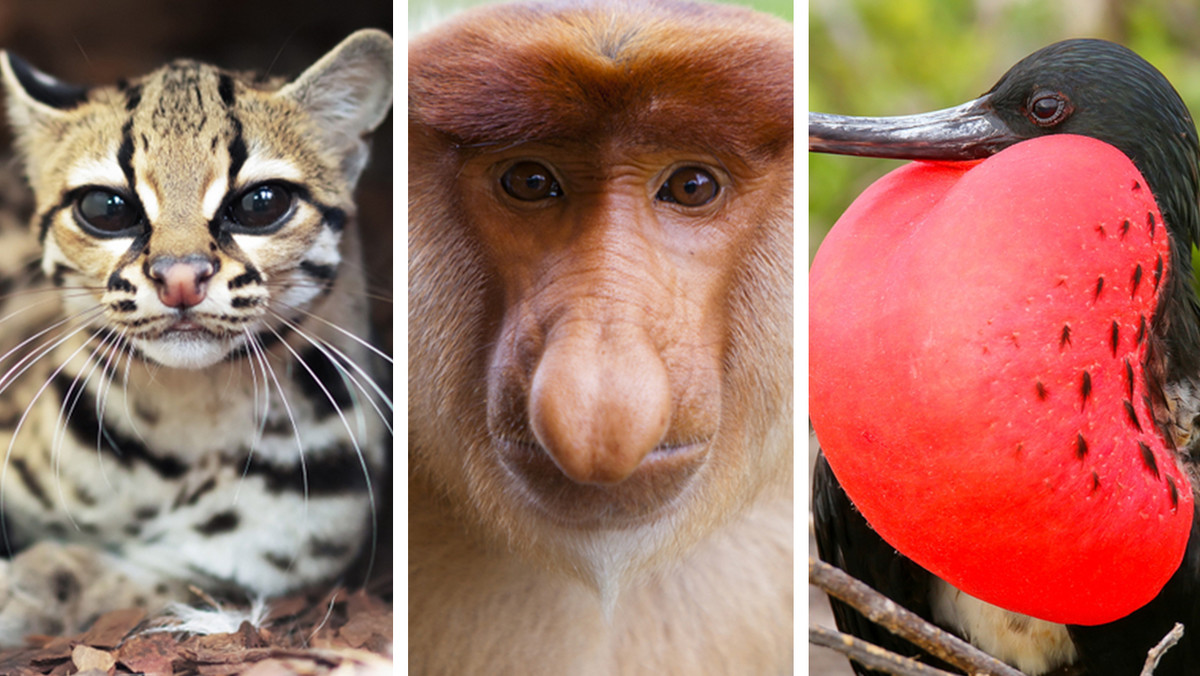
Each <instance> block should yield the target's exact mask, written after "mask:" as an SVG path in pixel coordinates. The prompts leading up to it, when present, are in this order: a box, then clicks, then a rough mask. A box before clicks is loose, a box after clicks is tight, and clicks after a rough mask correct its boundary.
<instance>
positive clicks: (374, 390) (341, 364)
mask: <svg viewBox="0 0 1200 676" xmlns="http://www.w3.org/2000/svg"><path fill="white" fill-rule="evenodd" d="M272 314H273V315H274V316H275V318H276V319H278V320H279V321H280V322H281V323H282V324H284V325H285V326H287V327H288V328H289V329H290V330H292V331H293V332H295V333H296V335H298V336H300V337H301V338H303V339H304V340H306V341H308V342H309V344H311V345H312V346H313V347H315V348H317V350H319V351H320V352H321V354H322V355H324V356H325V358H326V359H328V360H329V362H330V363H331V364H333V365H334V367H335V368H337V370H338V373H339V374H340V375H341V376H342V378H343V379H344V380H346V381H348V382H349V383H351V384H352V385H354V388H355V389H357V390H358V391H360V392H362V393H363V394H364V395H366V400H367V403H368V404H370V406H371V408H372V409H374V410H375V413H376V414H377V415H378V416H379V419H380V420H381V421H383V424H384V425H385V426H386V427H387V431H388V434H392V423H391V416H390V415H388V414H385V413H384V412H383V410H381V409H380V408H379V404H378V403H377V402H376V399H377V398H378V400H379V401H382V402H383V405H384V407H386V408H387V410H388V413H393V412H394V409H393V407H392V398H391V397H390V396H388V394H387V393H386V392H384V391H383V388H382V387H380V386H379V383H377V382H376V381H375V379H374V378H372V377H371V375H370V374H369V373H368V372H367V371H366V370H365V369H363V367H362V366H360V365H359V364H358V363H357V362H355V361H354V360H353V359H351V358H350V357H349V356H347V355H346V353H345V352H342V351H341V350H339V349H338V348H337V347H335V346H334V345H332V344H330V343H329V342H327V341H324V340H322V339H320V338H319V337H317V336H315V335H312V334H310V333H308V332H306V331H304V330H303V329H302V328H300V326H298V325H297V324H295V323H293V322H291V321H290V320H288V319H287V318H286V317H284V316H283V315H280V314H278V313H274V312H273V313H272ZM331 353H332V354H331ZM334 355H336V356H337V358H335V357H334ZM346 366H349V367H350V368H352V369H353V370H354V371H355V372H357V373H358V376H360V377H361V378H362V380H365V381H366V385H363V383H362V380H360V379H359V377H355V375H354V373H351V372H349V371H347V370H346ZM372 394H374V395H375V396H372Z"/></svg>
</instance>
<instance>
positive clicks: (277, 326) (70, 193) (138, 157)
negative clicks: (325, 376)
mask: <svg viewBox="0 0 1200 676" xmlns="http://www.w3.org/2000/svg"><path fill="white" fill-rule="evenodd" d="M318 65H320V64H318ZM3 66H4V70H5V71H6V72H5V77H6V79H7V80H8V81H9V83H10V89H13V87H12V85H13V84H14V83H16V84H19V85H20V87H19V88H16V89H15V91H16V94H17V95H16V96H10V97H9V98H10V104H9V105H10V116H11V117H12V118H13V121H14V126H15V127H16V128H17V129H18V131H19V138H18V143H19V145H20V147H21V150H22V154H23V155H24V156H25V158H26V164H27V171H28V174H29V179H30V182H31V184H32V186H33V189H34V193H35V197H36V215H35V221H34V223H35V227H38V228H40V233H39V234H40V237H41V240H42V245H43V248H44V255H43V258H42V269H43V271H44V272H45V274H46V275H47V276H48V277H49V278H50V279H51V280H53V282H54V283H55V284H56V285H57V286H59V287H60V288H61V289H62V291H63V293H62V295H63V298H64V303H65V309H66V314H67V317H70V318H72V320H73V321H74V322H77V323H79V324H83V325H86V326H88V327H89V328H90V330H93V331H99V332H100V335H101V336H102V338H104V339H109V340H112V341H125V342H126V344H128V345H129V346H131V347H133V348H134V349H135V350H136V351H137V352H139V353H140V354H141V355H143V356H145V357H147V358H149V359H150V360H152V361H154V362H157V363H159V364H161V365H164V366H171V367H181V368H202V367H205V366H208V365H211V364H213V363H215V362H218V361H220V360H222V359H224V358H226V357H227V356H229V355H230V354H231V353H233V352H236V351H239V350H246V349H251V346H253V345H262V344H264V343H273V342H275V340H276V339H278V337H279V336H280V334H281V333H282V332H286V331H287V329H288V327H289V326H290V325H292V324H294V323H296V322H298V321H300V320H301V319H302V318H303V316H304V314H305V313H306V312H307V311H309V310H310V309H311V308H312V306H313V305H314V304H315V303H318V302H319V300H320V299H321V297H322V296H324V295H326V294H328V292H329V291H330V289H331V288H332V287H333V285H334V283H335V281H336V277H337V269H338V264H339V262H340V253H339V241H340V239H341V235H342V228H343V225H344V223H345V222H346V220H347V219H348V218H350V217H351V216H352V215H353V202H352V195H351V193H352V190H353V186H354V182H355V181H356V180H357V177H358V173H359V171H360V170H361V168H362V163H363V160H364V156H365V149H364V148H363V145H362V142H361V139H360V138H359V136H360V135H361V132H359V133H355V131H354V130H355V129H357V128H358V127H361V126H364V124H369V123H371V122H374V123H377V120H368V121H367V123H364V122H363V121H362V120H361V119H358V120H353V125H352V124H349V123H347V122H346V121H345V118H346V115H345V114H344V113H345V112H346V111H339V110H337V109H336V106H337V102H336V101H330V100H329V98H330V95H329V94H328V92H319V91H317V90H318V89H321V88H322V87H329V82H326V81H324V80H322V79H321V78H326V79H329V78H330V77H331V76H336V75H338V73H336V72H332V73H331V72H330V71H331V70H332V71H336V70H337V68H336V67H337V63H333V64H327V66H330V67H327V68H325V69H324V70H320V71H318V70H317V67H314V70H313V73H311V74H306V75H305V76H302V77H301V78H300V79H298V80H297V81H295V82H293V83H291V84H289V85H286V86H284V87H282V88H279V89H275V88H274V87H273V86H269V85H264V84H263V83H256V82H248V81H243V80H241V79H239V78H238V77H236V76H235V75H233V74H230V73H226V72H223V71H220V70H218V69H216V68H214V67H212V66H208V65H204V64H200V63H196V62H192V61H177V62H174V63H171V64H169V65H167V66H165V67H163V68H161V69H159V70H158V71H155V72H153V73H151V74H150V75H148V76H146V77H144V78H141V79H140V80H135V81H132V82H131V83H129V84H126V85H124V86H121V87H117V88H97V89H91V90H85V89H79V88H74V87H71V86H69V85H64V84H62V83H58V82H56V81H54V80H52V79H50V78H49V77H48V76H45V75H44V74H42V73H39V72H37V71H35V70H33V69H32V68H30V67H29V66H28V65H26V64H24V63H23V62H21V61H20V60H18V59H15V58H11V59H5V62H4V64H3ZM310 75H311V76H310ZM340 75H341V76H343V77H344V76H345V73H342V74H340ZM306 78H307V79H306ZM366 108H367V112H365V113H364V112H361V109H359V110H358V111H354V112H356V113H357V115H358V116H359V117H360V118H361V117H364V116H379V117H382V114H386V108H383V109H382V110H383V113H380V112H378V110H370V107H369V106H368V107H366ZM339 115H341V118H339V117H338V116H339ZM339 121H340V122H341V123H340V124H338V122H339Z"/></svg>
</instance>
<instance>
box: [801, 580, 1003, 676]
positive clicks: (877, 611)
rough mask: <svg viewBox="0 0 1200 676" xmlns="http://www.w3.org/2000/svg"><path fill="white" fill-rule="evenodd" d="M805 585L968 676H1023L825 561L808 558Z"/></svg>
mask: <svg viewBox="0 0 1200 676" xmlns="http://www.w3.org/2000/svg"><path fill="white" fill-rule="evenodd" d="M808 581H809V583H810V584H813V585H816V586H817V587H820V588H821V589H823V590H825V592H827V593H828V594H829V595H830V596H833V597H835V598H837V599H840V600H841V601H843V602H845V603H847V604H849V605H850V606H852V607H853V608H854V609H855V610H857V611H858V612H860V613H862V614H863V616H865V617H866V618H867V619H869V620H871V621H872V622H874V623H876V624H878V625H879V626H881V627H883V628H884V629H887V630H888V631H890V632H892V633H893V634H895V635H897V636H899V637H901V638H903V639H905V640H907V641H910V642H912V643H914V644H916V645H917V646H919V647H921V648H923V649H924V650H925V651H926V652H928V653H929V654H931V655H934V656H936V657H939V658H941V659H942V660H945V661H946V662H948V663H950V664H951V665H953V666H955V667H957V668H959V669H962V670H963V671H965V672H967V673H969V674H992V675H993V676H1022V674H1021V672H1019V671H1017V670H1016V669H1014V668H1012V667H1010V666H1008V665H1007V664H1005V663H1003V662H1001V661H1000V660H997V659H996V658H994V657H992V656H991V655H988V654H987V653H985V652H983V651H981V650H979V649H978V648H976V647H975V646H973V645H971V644H970V643H967V642H966V641H963V640H962V639H960V638H958V637H957V636H953V635H951V634H948V633H946V632H945V631H943V630H942V629H940V628H938V627H936V626H934V625H933V624H930V623H929V622H926V621H925V620H924V619H923V618H922V617H920V616H919V615H917V614H916V613H913V612H911V611H909V610H907V609H905V608H902V607H901V606H899V605H897V604H896V602H895V601H892V600H891V599H889V598H888V597H886V596H884V595H883V594H880V593H879V592H877V591H875V590H874V589H872V588H870V587H869V586H867V585H866V584H864V583H862V582H860V581H858V580H856V579H854V578H852V577H850V576H849V575H847V574H846V573H845V572H844V571H842V570H840V569H838V568H835V567H833V566H831V565H829V564H827V563H825V562H824V561H818V560H816V559H815V558H811V557H810V558H809V559H808Z"/></svg>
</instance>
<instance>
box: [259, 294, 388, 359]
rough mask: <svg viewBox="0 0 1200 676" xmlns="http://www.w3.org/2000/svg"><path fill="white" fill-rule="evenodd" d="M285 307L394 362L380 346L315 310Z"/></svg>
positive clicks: (280, 316) (279, 314) (276, 314)
mask: <svg viewBox="0 0 1200 676" xmlns="http://www.w3.org/2000/svg"><path fill="white" fill-rule="evenodd" d="M285 307H286V308H287V309H289V310H291V311H293V312H298V313H300V314H302V315H304V316H305V317H308V318H310V319H314V320H316V321H318V322H320V323H322V324H324V325H325V326H328V327H329V328H331V329H333V330H334V331H337V332H338V333H340V334H342V335H343V336H345V337H347V338H349V339H350V340H353V341H354V342H356V343H358V344H359V345H362V346H363V347H365V348H367V349H368V350H370V351H371V352H373V353H374V354H375V356H377V357H379V358H380V359H382V360H384V361H386V362H387V363H388V364H392V363H393V360H392V355H390V354H388V353H386V352H384V351H383V350H380V349H379V348H377V347H375V346H374V345H372V344H371V342H370V341H368V340H365V339H363V338H360V337H358V336H356V335H354V334H353V333H351V332H349V331H347V330H346V329H343V328H342V327H340V326H338V325H337V324H334V323H333V322H331V321H329V320H328V319H325V318H324V317H322V316H321V315H319V314H316V313H315V312H312V311H310V310H306V309H304V308H302V307H296V306H294V305H286V306H285ZM272 313H273V314H274V315H275V316H276V317H278V318H279V319H281V320H282V319H286V317H284V316H283V315H282V314H281V313H278V312H274V311H272Z"/></svg>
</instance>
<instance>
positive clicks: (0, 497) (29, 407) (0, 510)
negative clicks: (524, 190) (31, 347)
mask: <svg viewBox="0 0 1200 676" xmlns="http://www.w3.org/2000/svg"><path fill="white" fill-rule="evenodd" d="M85 328H87V327H86V325H84V326H80V327H79V328H76V329H74V330H72V331H71V332H70V333H68V334H67V335H65V336H63V337H61V338H59V339H58V340H57V341H56V342H55V343H54V344H53V345H52V346H50V347H49V348H47V349H46V350H45V351H43V352H42V353H41V355H40V356H39V357H38V359H41V357H42V356H45V355H47V354H49V353H50V352H51V351H53V350H54V349H55V348H57V347H58V346H59V345H62V344H63V343H64V342H66V341H67V340H70V339H71V338H72V337H74V336H75V335H76V334H78V333H80V332H82V331H83V330H84V329H85ZM101 330H102V329H98V330H97V331H96V332H95V333H93V334H92V335H91V336H90V337H89V338H88V339H87V340H85V341H83V343H82V344H80V346H79V347H77V348H75V350H74V351H72V352H71V354H70V355H68V356H67V358H66V359H64V360H63V361H62V363H61V364H59V365H58V366H57V367H55V368H54V370H53V371H51V372H50V375H49V376H48V377H47V378H46V379H45V381H43V382H42V384H41V386H40V387H38V390H37V392H35V393H34V395H33V396H32V397H31V398H30V399H29V403H28V404H26V406H25V410H24V411H22V412H21V417H20V419H18V420H17V424H16V425H15V426H14V427H13V430H12V436H11V437H10V438H9V441H8V448H7V449H6V450H5V452H4V462H3V463H2V466H0V487H2V486H7V485H8V481H7V479H8V467H9V460H10V459H11V458H12V452H13V448H14V446H15V444H16V443H17V437H18V436H19V435H20V433H21V428H22V427H24V426H25V421H26V420H27V419H28V418H29V414H30V412H31V411H33V408H34V404H36V403H37V401H38V399H40V398H41V396H42V394H43V393H44V392H45V391H46V388H48V387H49V386H50V383H51V382H53V381H54V379H55V378H56V377H58V374H59V373H62V371H63V369H65V368H66V367H67V364H69V363H70V362H71V361H72V360H73V359H75V357H76V356H78V355H79V353H80V352H82V351H83V350H84V349H85V348H87V346H88V344H89V343H90V342H91V340H92V338H95V337H96V336H97V335H99V333H100V331H101ZM34 361H37V360H34ZM26 368H28V367H26ZM10 382H11V381H10ZM5 387H7V385H5V386H4V387H0V392H2V391H3V390H4V388H5ZM30 490H31V491H32V490H33V489H32V488H31V489H30ZM5 497H6V493H5V492H4V491H2V490H0V536H2V537H3V540H4V546H5V549H6V551H8V552H9V553H10V554H11V552H12V543H11V542H10V541H9V538H8V524H7V522H6V521H5V509H4V502H5Z"/></svg>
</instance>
